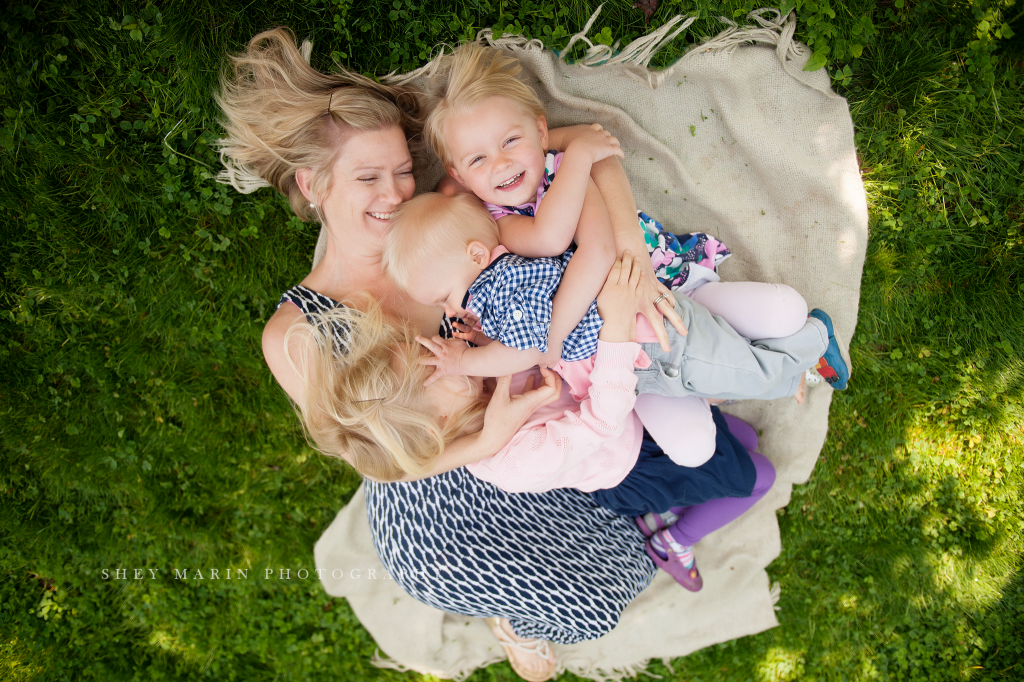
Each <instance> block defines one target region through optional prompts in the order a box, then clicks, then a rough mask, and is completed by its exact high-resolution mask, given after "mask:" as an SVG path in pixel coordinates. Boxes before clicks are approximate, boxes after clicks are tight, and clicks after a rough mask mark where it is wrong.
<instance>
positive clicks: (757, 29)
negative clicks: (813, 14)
mask: <svg viewBox="0 0 1024 682" xmlns="http://www.w3.org/2000/svg"><path fill="white" fill-rule="evenodd" d="M603 7H604V4H601V5H598V7H597V9H596V10H594V13H593V14H592V15H590V19H588V20H587V23H586V25H585V26H584V27H583V30H582V31H580V32H579V33H576V34H574V35H572V36H571V37H570V38H569V42H568V44H567V45H566V46H565V48H564V49H563V50H562V51H561V52H560V53H559V56H558V58H559V59H560V60H562V61H563V62H566V60H567V58H568V55H569V53H570V52H571V51H572V47H573V45H575V44H576V43H577V42H581V41H582V42H584V43H586V44H587V51H586V52H585V53H584V54H583V56H582V57H581V58H579V59H577V60H574V61H573V62H572V65H573V66H578V67H580V68H597V67H608V66H613V65H620V66H622V67H626V70H625V73H626V74H627V75H629V76H630V77H632V78H636V79H638V80H641V81H644V82H646V83H647V84H648V85H650V86H651V87H652V88H657V87H658V86H660V85H661V84H662V83H663V82H664V81H665V79H666V78H668V77H669V76H671V75H672V72H673V71H674V69H675V67H676V66H677V65H685V64H686V63H687V62H689V61H690V60H692V59H694V58H695V56H696V55H698V54H705V53H708V52H712V53H717V52H721V53H725V54H731V53H732V52H735V50H736V48H738V47H740V46H741V45H749V44H753V43H761V44H764V45H774V46H775V54H776V56H777V57H778V60H779V63H780V64H782V68H783V69H784V70H785V71H786V73H788V74H789V75H790V76H792V77H793V78H794V79H796V80H798V81H800V82H801V83H805V84H807V81H806V80H805V78H804V76H803V73H802V68H803V64H804V63H805V61H806V60H805V59H804V57H805V56H807V55H808V53H809V52H810V50H809V49H808V48H807V47H806V46H804V45H801V44H800V43H798V42H797V41H795V40H793V34H794V33H796V12H795V11H791V12H789V14H787V15H786V16H785V17H783V16H782V13H781V12H780V11H779V10H777V9H774V8H769V7H762V8H760V9H755V10H754V11H753V12H750V13H749V14H748V15H747V19H749V20H750V21H751V22H753V24H748V25H746V26H742V27H741V26H739V25H738V24H737V23H736V22H735V21H733V20H731V19H728V18H726V17H718V20H719V21H721V22H722V23H723V24H725V25H726V29H725V30H723V31H722V32H721V33H719V34H718V35H715V36H712V37H711V38H707V39H706V40H704V41H703V42H702V43H700V44H699V45H694V46H693V47H692V48H690V49H689V50H688V51H687V52H686V54H684V55H683V56H682V57H681V58H680V59H679V61H677V62H676V63H675V64H673V65H672V66H671V67H669V68H667V69H664V70H661V71H651V69H650V68H649V65H650V63H651V60H652V59H653V58H654V57H655V55H657V54H658V52H660V51H661V50H662V49H663V48H664V47H665V46H666V45H668V44H670V43H671V42H672V41H673V40H675V39H676V38H677V37H678V36H679V35H680V34H682V32H683V31H685V30H686V29H687V28H689V27H690V25H691V24H693V22H694V21H696V17H686V16H684V15H682V14H677V15H676V16H674V17H672V19H670V20H669V21H668V22H666V23H665V24H664V25H663V26H660V27H659V28H657V29H655V30H653V31H651V32H650V33H648V34H646V35H643V36H640V37H639V38H637V39H636V40H634V41H633V42H631V43H629V44H628V45H626V46H625V47H624V48H622V49H621V50H620V49H618V48H619V43H618V42H616V43H615V44H614V45H604V44H601V43H598V44H596V45H595V44H594V43H593V42H592V41H591V40H590V39H589V38H587V33H589V32H590V29H591V27H592V26H593V25H594V21H595V20H596V19H597V16H598V15H599V14H600V13H601V9H602V8H603ZM476 40H477V42H480V43H483V42H486V43H487V44H488V45H490V46H492V47H497V48H501V49H505V50H512V51H516V50H523V51H534V50H537V51H541V50H544V43H542V42H541V41H540V40H537V39H532V40H531V39H528V38H526V37H525V36H522V35H515V34H506V35H502V36H501V37H500V38H495V37H494V31H493V29H490V28H484V29H481V30H480V31H478V32H477V35H476ZM312 50H313V44H312V43H310V42H309V41H308V40H304V41H303V42H302V46H301V47H300V52H301V54H302V56H303V58H304V59H306V61H307V62H308V61H309V56H310V53H311V52H312ZM448 51H449V50H448V49H447V46H445V45H442V46H441V51H440V52H439V53H438V54H437V56H436V57H434V58H433V59H431V60H430V61H429V62H427V63H426V64H424V65H423V66H421V67H420V68H418V69H415V70H413V71H410V72H409V73H403V74H396V73H394V72H391V73H389V74H388V75H386V76H384V77H383V78H382V79H381V80H383V81H385V82H387V83H391V84H394V85H399V84H402V83H407V82H409V81H412V80H416V79H417V78H420V77H426V79H427V81H428V82H429V81H431V80H433V77H434V75H435V74H436V73H437V70H438V67H439V65H440V63H441V58H442V57H443V56H444V55H445V54H446V52H448ZM566 63H568V62H566ZM816 89H820V88H816ZM821 91H822V92H823V93H824V94H825V95H827V96H829V97H838V95H836V94H835V93H833V92H832V90H831V88H828V87H826V88H824V89H823V90H821ZM220 160H221V164H222V165H223V166H224V169H223V170H221V171H220V173H218V174H217V182H220V183H223V184H227V185H231V186H232V187H234V188H235V190H237V191H238V192H241V193H242V194H249V193H250V192H254V191H255V190H257V189H260V188H261V187H270V183H268V182H267V181H266V180H264V179H263V178H261V177H259V176H258V175H256V174H255V173H253V172H252V171H251V170H250V169H249V168H247V167H245V166H243V165H242V164H238V163H237V162H235V161H234V160H233V159H231V158H229V157H227V156H226V155H225V154H224V151H223V150H221V154H220Z"/></svg>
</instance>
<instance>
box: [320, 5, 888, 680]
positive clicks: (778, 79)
mask: <svg viewBox="0 0 1024 682" xmlns="http://www.w3.org/2000/svg"><path fill="white" fill-rule="evenodd" d="M598 11H600V9H599V10H598ZM596 16H597V13H595V14H594V17H596ZM594 17H592V18H591V20H590V22H588V24H587V26H586V28H585V29H584V31H583V32H582V33H581V34H579V35H577V36H575V37H574V38H573V42H575V41H576V40H583V41H585V42H586V43H588V44H589V42H590V41H588V40H587V39H586V38H585V35H586V33H587V31H589V29H590V26H591V25H592V24H593V22H594ZM749 19H750V20H751V21H752V22H753V25H752V26H747V27H743V28H740V27H737V26H736V25H734V24H732V22H728V21H726V20H723V21H726V23H727V24H730V26H729V28H727V29H726V30H725V31H724V32H722V33H721V34H719V35H718V36H716V37H715V38H713V39H711V40H709V41H707V42H705V43H703V44H702V45H699V46H697V47H694V48H693V49H691V50H690V51H689V52H688V53H687V54H686V55H685V56H684V57H683V58H682V59H680V60H679V61H678V62H677V63H676V64H675V65H674V66H672V67H671V68H668V69H665V70H663V71H658V72H652V71H650V70H649V69H648V68H647V64H648V62H649V61H650V59H651V57H652V55H653V54H654V53H655V52H656V51H657V50H658V49H659V47H661V46H662V45H663V44H666V43H667V42H668V41H669V40H671V39H672V38H673V37H675V35H677V34H678V33H679V32H680V31H682V30H683V29H685V28H686V27H687V26H688V25H689V24H690V23H691V22H692V19H688V20H685V21H684V20H683V18H682V17H677V18H676V19H674V20H673V21H672V22H670V23H669V24H668V25H666V26H664V27H662V28H661V29H659V30H658V31H656V32H654V33H652V34H650V35H648V36H645V37H643V38H640V39H638V40H636V41H634V42H633V43H631V44H630V45H628V46H626V47H625V48H623V49H622V50H620V51H618V52H614V51H613V50H612V49H611V48H608V47H607V46H604V45H596V46H594V45H591V48H590V50H589V51H588V53H587V55H586V56H585V57H584V59H583V60H581V62H577V63H575V64H572V65H570V64H566V63H565V62H564V61H562V60H561V59H560V58H559V56H558V55H556V54H554V53H553V52H550V51H548V50H544V49H543V47H542V46H541V45H540V43H539V42H537V41H526V40H525V39H523V38H520V37H509V36H506V37H504V38H501V39H499V40H493V39H492V36H491V33H490V31H489V30H485V31H482V32H481V36H480V37H479V38H478V39H479V40H486V41H487V42H489V43H491V44H494V45H496V46H498V47H502V48H504V49H508V50H511V51H513V52H515V53H516V55H517V56H518V57H519V59H520V61H521V63H522V65H523V68H524V70H525V72H526V78H527V81H528V82H530V83H531V84H534V85H535V87H536V89H537V90H538V92H539V94H540V96H541V99H542V100H543V101H544V104H545V105H546V106H547V109H548V113H549V119H548V120H549V122H550V123H551V125H553V126H558V125H571V124H576V123H592V122H595V121H596V122H599V123H601V124H602V125H604V126H605V127H606V128H608V129H609V130H610V131H611V132H612V133H613V134H614V135H616V136H617V137H618V138H619V140H620V141H621V143H622V148H623V150H624V151H625V153H626V159H625V162H624V165H625V168H626V172H627V173H628V175H629V178H630V181H631V182H632V186H633V191H634V194H635V196H636V200H637V205H638V206H639V207H640V208H641V209H643V210H644V211H645V212H646V213H648V214H650V215H652V216H654V217H655V218H657V219H658V220H659V221H661V222H662V223H663V224H664V225H665V226H666V227H667V228H668V229H670V230H672V231H673V232H677V233H681V232H690V231H701V232H707V233H709V234H712V235H715V236H716V237H718V238H719V239H721V240H722V241H723V242H724V243H725V244H726V245H728V247H729V248H730V249H731V250H732V253H733V254H734V255H733V257H732V258H730V259H729V260H728V261H727V262H726V263H725V264H723V266H722V270H721V275H722V278H723V279H724V280H726V281H729V280H732V281H740V280H753V281H762V282H784V283H786V284H789V285H791V286H793V287H795V288H796V289H797V290H798V291H800V292H801V293H802V294H803V295H804V297H805V298H806V299H807V302H808V303H809V304H810V306H811V307H820V308H822V309H824V310H826V311H827V312H828V313H829V314H830V315H831V316H832V319H833V321H834V322H835V327H836V332H837V334H838V335H839V337H840V339H841V340H842V341H843V342H844V344H845V343H849V340H850V338H851V336H852V335H853V331H854V326H855V324H856V320H857V303H858V299H859V293H860V280H861V269H862V266H863V263H864V255H865V248H866V246H867V237H868V233H867V225H868V213H867V204H866V200H865V196H864V187H863V184H862V182H861V177H860V172H859V170H858V166H857V155H856V151H855V149H854V143H853V124H852V121H851V119H850V113H849V110H848V108H847V104H846V101H845V100H844V99H842V98H841V97H838V96H837V95H836V94H834V93H833V92H832V91H831V89H830V87H829V78H828V75H827V74H826V73H825V71H824V70H819V71H816V72H813V73H806V72H803V71H802V70H801V69H802V67H803V65H804V64H805V63H806V61H807V59H808V57H809V50H807V48H805V47H804V46H802V45H800V44H799V43H796V42H794V41H793V32H794V28H795V24H796V20H795V17H794V16H793V15H792V14H791V15H790V16H789V17H786V18H785V19H782V17H780V16H779V14H778V12H776V11H774V10H758V11H757V12H754V13H752V14H750V15H749ZM564 52H568V50H566V51H564ZM425 68H429V65H428V67H425ZM422 74H423V70H420V71H418V72H415V73H413V74H407V75H406V76H400V77H398V78H399V79H400V80H412V81H413V82H417V83H422V82H423V80H422ZM440 174H441V170H440V168H437V167H436V166H435V167H434V168H433V169H431V172H428V173H424V174H423V176H424V177H422V178H421V182H422V186H423V187H427V186H433V184H434V183H436V182H437V180H438V179H439V178H440ZM843 350H844V352H845V351H846V348H845V347H844V349H843ZM831 400H832V389H830V388H827V387H824V386H822V387H818V388H814V389H810V390H809V396H808V400H807V402H806V403H805V404H803V405H797V404H796V403H795V402H794V401H793V400H791V399H785V400H776V401H771V402H753V401H747V402H743V403H739V404H736V405H733V406H730V407H728V408H727V411H729V412H732V413H733V414H736V415H737V416H739V417H741V418H743V419H745V420H747V421H748V422H750V423H751V424H753V425H754V426H755V427H756V428H757V429H758V430H759V431H761V433H762V435H761V441H760V451H761V452H762V453H763V454H764V455H765V456H767V457H768V458H769V459H770V460H771V461H772V463H773V464H774V465H775V467H776V469H777V471H778V479H777V481H776V483H775V487H774V488H773V490H772V491H771V492H770V493H769V494H768V495H767V496H766V497H765V498H764V499H763V500H761V501H760V502H759V503H758V504H757V505H756V506H755V507H754V508H753V509H751V510H750V511H749V512H748V513H747V514H745V515H744V516H743V517H742V518H740V519H739V520H737V521H735V522H733V523H731V524H730V525H728V526H726V527H725V528H723V529H722V530H719V531H717V532H715V533H713V534H711V535H709V536H708V537H706V538H705V539H704V540H702V541H701V542H700V543H699V544H698V545H697V548H696V556H697V561H698V562H699V565H700V569H701V573H702V574H703V576H704V589H703V590H702V591H701V592H698V593H696V594H693V593H690V592H687V591H686V590H684V589H683V588H682V587H680V586H679V585H677V584H676V583H675V582H674V581H673V580H672V578H670V577H669V576H668V575H667V574H664V573H660V574H659V575H658V577H657V578H656V579H655V580H654V582H653V584H652V585H651V586H650V587H649V588H648V589H647V590H645V591H644V592H643V593H642V594H641V595H640V596H639V597H638V598H637V599H636V600H635V601H634V602H633V603H632V604H631V605H630V606H629V607H628V608H627V609H626V610H625V611H624V612H623V614H622V619H621V622H620V623H619V626H618V627H617V628H616V629H615V630H614V631H612V632H611V633H610V634H608V635H606V636H605V637H602V638H601V639H599V640H595V641H590V642H583V643H580V644H576V645H572V646H555V647H554V648H555V651H556V653H557V654H558V658H559V664H560V666H561V670H568V671H571V672H573V673H575V674H577V675H580V676H583V677H589V678H592V679H595V680H603V679H621V678H622V677H624V676H632V675H634V674H635V673H636V672H637V671H638V670H640V669H642V668H643V667H644V665H645V664H646V662H647V661H648V660H650V659H651V658H662V659H666V660H668V659H671V658H674V657H678V656H685V655H686V654H689V653H690V652H692V651H695V650H697V649H700V648H702V647H705V646H708V645H710V644H714V643H718V642H723V641H726V640H730V639H735V638H737V637H742V636H744V635H750V634H754V633H757V632H761V631H763V630H766V629H768V628H771V627H774V626H776V625H778V621H777V620H776V618H775V607H774V605H775V603H776V602H777V601H778V599H779V590H780V588H779V586H777V585H775V586H769V579H768V574H767V573H766V571H765V567H767V566H768V564H770V563H771V562H772V561H773V560H774V559H775V558H776V557H777V556H778V555H779V551H780V548H781V543H780V537H779V527H778V523H777V522H776V516H775V510H777V509H779V508H781V507H784V506H785V505H786V504H787V503H788V502H789V498H790V492H791V490H792V486H793V484H794V483H803V482H806V481H807V479H808V477H809V476H810V474H811V471H812V470H813V469H814V463H815V461H816V460H817V457H818V454H819V452H820V450H821V446H822V444H823V443H824V440H825V433H826V430H827V428H828V408H829V404H830V403H831ZM314 554H315V557H316V565H317V567H318V568H320V569H324V570H322V571H320V575H321V576H322V577H321V580H322V582H323V585H324V589H325V590H326V591H327V592H328V593H329V594H331V595H334V596H338V597H346V598H347V599H348V601H349V603H350V604H351V606H352V608H353V609H354V611H355V613H356V614H357V615H358V616H359V619H360V621H361V622H362V623H363V625H364V626H366V629H367V630H368V631H369V632H370V634H371V635H373V637H374V639H375V640H376V641H377V644H378V645H379V646H380V649H381V650H382V651H383V652H384V653H385V654H386V656H387V657H386V658H380V657H377V658H375V660H374V662H375V663H376V664H377V665H383V666H387V667H395V668H399V669H409V670H416V671H419V672H422V673H429V674H432V675H436V676H438V677H442V678H455V679H460V678H462V677H465V676H466V675H468V674H469V673H471V672H472V671H473V670H474V669H476V668H478V667H482V666H486V665H488V664H490V663H492V662H494V661H496V660H501V659H503V658H504V657H505V656H504V653H503V651H502V649H501V647H500V646H499V645H498V644H497V642H496V640H495V639H494V637H493V636H492V635H491V634H490V632H489V631H488V630H487V628H486V626H485V625H484V623H483V621H482V620H480V619H476V618H467V617H464V616H457V615H451V614H446V613H442V612H441V611H437V610H435V609H433V608H431V607H428V606H425V605H423V604H421V603H419V602H417V601H415V600H413V599H412V598H411V597H409V596H408V595H406V594H405V593H404V592H403V591H402V590H401V588H399V587H398V585H396V583H395V582H394V581H393V580H389V579H386V578H385V577H384V576H385V573H384V569H383V567H382V566H381V564H380V561H379V560H378V558H377V556H376V554H375V552H374V549H373V546H372V543H371V540H370V534H369V529H368V525H367V520H366V510H365V505H364V500H363V491H362V488H361V487H360V489H359V490H358V491H357V493H356V495H355V497H354V498H353V499H352V501H351V502H350V503H349V504H348V505H347V506H346V507H345V508H344V509H342V510H341V512H340V513H339V514H338V516H337V518H336V519H335V521H334V522H333V523H332V524H331V526H330V527H329V528H328V529H327V531H326V532H325V533H324V534H323V536H322V537H321V538H320V540H319V541H318V542H317V544H316V547H315V548H314ZM783 587H784V586H783Z"/></svg>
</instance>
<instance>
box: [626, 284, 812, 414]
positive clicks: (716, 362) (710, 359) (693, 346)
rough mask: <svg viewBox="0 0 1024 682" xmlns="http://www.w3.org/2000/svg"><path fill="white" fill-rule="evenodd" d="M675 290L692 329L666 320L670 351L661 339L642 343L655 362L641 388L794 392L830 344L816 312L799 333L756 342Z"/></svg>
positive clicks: (723, 393)
mask: <svg viewBox="0 0 1024 682" xmlns="http://www.w3.org/2000/svg"><path fill="white" fill-rule="evenodd" d="M673 294H674V295H675V298H676V302H677V305H676V312H677V313H678V314H679V316H680V317H681V318H682V319H683V323H684V324H685V325H686V327H687V329H688V330H689V333H688V334H687V335H685V336H681V335H679V334H678V333H677V332H676V330H675V328H674V327H672V326H671V325H666V332H667V333H668V336H669V342H670V344H671V346H672V348H671V350H670V351H668V352H665V351H663V350H662V349H661V347H660V346H659V345H658V344H657V343H643V344H641V346H642V348H643V350H644V352H646V353H647V355H648V357H650V359H651V361H652V363H651V366H650V367H648V368H645V369H638V370H636V375H637V379H638V380H639V383H638V389H639V391H640V393H657V394H660V395H667V396H674V397H682V396H687V395H696V396H700V397H705V398H724V399H736V400H745V399H760V400H770V399H773V398H781V397H784V396H791V395H793V394H794V393H796V392H797V388H798V386H799V384H800V378H801V377H802V376H803V373H804V370H806V369H809V368H811V367H814V366H815V364H817V363H818V362H819V360H820V359H821V357H822V355H823V354H824V353H825V352H826V350H827V349H829V347H830V343H831V338H830V335H829V331H828V328H827V326H826V324H825V323H824V322H822V321H820V320H818V319H816V318H814V317H813V316H811V317H809V318H807V319H805V320H804V324H803V326H802V327H801V329H800V330H799V331H797V332H796V333H795V334H791V335H789V336H785V337H782V338H767V339H759V340H757V341H750V340H749V339H747V338H745V337H743V336H740V334H739V333H738V332H737V331H736V330H735V329H733V328H732V326H731V325H730V324H729V323H728V322H727V321H726V320H725V319H724V318H722V317H719V316H715V315H712V314H711V312H710V311H709V310H708V309H707V308H705V307H704V306H702V305H701V304H700V303H698V302H697V301H692V300H690V299H689V298H688V297H687V296H686V295H685V294H681V293H679V292H673Z"/></svg>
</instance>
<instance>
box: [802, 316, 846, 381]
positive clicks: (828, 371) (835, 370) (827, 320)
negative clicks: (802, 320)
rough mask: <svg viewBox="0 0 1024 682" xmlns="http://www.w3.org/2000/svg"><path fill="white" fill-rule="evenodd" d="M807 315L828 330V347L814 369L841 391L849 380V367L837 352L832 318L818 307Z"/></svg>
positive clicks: (837, 343)
mask: <svg viewBox="0 0 1024 682" xmlns="http://www.w3.org/2000/svg"><path fill="white" fill-rule="evenodd" d="M807 317H813V318H814V319H816V320H818V321H819V322H821V323H822V324H824V325H825V329H826V330H827V331H828V348H826V349H825V353H824V355H822V356H821V358H820V359H819V360H818V364H817V365H815V366H814V369H815V370H817V372H818V374H820V375H821V378H822V379H824V380H825V381H827V382H828V385H829V386H831V387H832V388H834V389H835V390H837V391H842V390H843V389H845V388H846V382H847V381H849V380H850V369H849V367H847V366H846V361H845V360H843V355H842V353H840V352H839V341H837V340H836V333H835V330H834V329H833V328H832V318H831V317H829V316H828V314H827V313H826V312H825V311H824V310H821V309H819V308H815V309H814V310H812V311H811V312H810V313H809V314H808V315H807Z"/></svg>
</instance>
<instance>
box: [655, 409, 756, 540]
mask: <svg viewBox="0 0 1024 682" xmlns="http://www.w3.org/2000/svg"><path fill="white" fill-rule="evenodd" d="M722 416H724V417H725V421H726V423H728V424H729V431H731V432H732V434H733V435H734V436H736V439H737V440H738V441H739V442H740V443H742V444H743V447H745V448H746V449H747V451H748V452H749V453H750V459H751V460H753V462H754V468H755V469H757V480H756V481H755V483H754V490H753V491H752V492H751V493H750V497H721V498H719V499H717V500H709V501H707V502H704V503H703V504H695V505H693V506H692V507H673V508H672V510H671V511H672V513H673V514H676V515H677V516H678V517H679V520H677V521H676V522H675V524H674V525H672V526H671V527H670V528H669V529H668V531H669V532H670V533H671V534H672V537H673V538H675V540H676V542H678V543H679V544H681V545H684V546H692V545H695V544H697V542H698V541H699V540H700V539H701V538H703V537H704V536H705V535H707V534H709V533H711V532H712V531H716V530H718V529H719V528H721V527H722V526H724V525H726V524H728V523H729V522H730V521H734V520H736V519H738V518H739V517H740V516H742V515H743V513H744V512H746V511H747V510H748V509H750V508H751V507H753V506H754V504H755V503H756V502H757V501H758V500H760V499H761V498H762V497H764V496H765V494H766V493H767V492H768V491H769V490H771V487H772V484H774V483H775V467H773V466H772V463H771V462H769V461H768V458H767V457H765V456H764V455H762V454H760V453H758V452H754V450H755V449H756V448H757V432H756V431H755V430H754V427H753V426H751V425H750V424H748V423H747V422H745V421H743V420H742V419H740V418H738V417H734V416H732V415H731V414H725V413H722Z"/></svg>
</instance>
